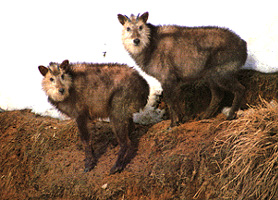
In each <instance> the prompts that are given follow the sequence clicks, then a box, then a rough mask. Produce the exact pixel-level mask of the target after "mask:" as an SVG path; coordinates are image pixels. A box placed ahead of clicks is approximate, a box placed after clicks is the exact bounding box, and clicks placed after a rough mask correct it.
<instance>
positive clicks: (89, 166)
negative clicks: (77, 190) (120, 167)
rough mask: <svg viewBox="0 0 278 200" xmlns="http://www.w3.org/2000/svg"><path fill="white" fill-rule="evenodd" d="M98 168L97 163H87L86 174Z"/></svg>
mask: <svg viewBox="0 0 278 200" xmlns="http://www.w3.org/2000/svg"><path fill="white" fill-rule="evenodd" d="M95 166H96V163H90V164H88V163H85V169H84V172H85V173H87V172H89V171H91V170H92V169H94V168H95Z"/></svg>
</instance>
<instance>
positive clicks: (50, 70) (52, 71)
mask: <svg viewBox="0 0 278 200" xmlns="http://www.w3.org/2000/svg"><path fill="white" fill-rule="evenodd" d="M48 70H49V71H50V73H51V74H53V71H52V70H51V69H50V66H49V67H48Z"/></svg>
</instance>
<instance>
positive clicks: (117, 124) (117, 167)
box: [110, 116, 134, 174]
mask: <svg viewBox="0 0 278 200" xmlns="http://www.w3.org/2000/svg"><path fill="white" fill-rule="evenodd" d="M110 118H111V119H110V120H111V123H112V127H113V132H114V133H115V136H116V138H117V141H118V143H119V145H120V151H119V153H118V158H117V161H116V163H115V164H114V166H113V167H112V168H111V170H110V174H114V173H117V172H121V171H122V170H123V169H124V167H125V166H126V165H127V163H128V162H129V161H130V159H131V157H132V155H133V152H134V149H133V146H132V143H131V140H130V139H129V133H130V132H132V131H133V130H134V123H133V120H132V118H129V119H126V118H117V117H114V116H111V117H110Z"/></svg>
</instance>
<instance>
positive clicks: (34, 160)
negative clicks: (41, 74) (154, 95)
mask: <svg viewBox="0 0 278 200" xmlns="http://www.w3.org/2000/svg"><path fill="white" fill-rule="evenodd" d="M277 111H278V106H277V104H276V103H274V104H273V103H272V104H268V103H265V104H264V106H260V107H257V108H251V109H248V110H246V111H244V112H243V113H242V114H241V115H240V116H239V118H238V119H237V120H233V121H225V117H224V116H223V115H222V114H220V115H218V116H217V117H216V118H213V119H210V120H201V121H190V122H188V123H185V124H182V125H181V126H179V127H174V128H172V129H169V124H170V121H162V122H160V123H158V124H155V125H153V126H142V125H137V126H136V131H135V132H134V133H133V134H132V135H131V138H132V141H133V142H134V145H135V146H137V155H135V157H134V158H133V159H132V161H131V162H130V163H129V164H128V165H127V167H126V168H125V170H124V171H123V172H122V173H120V174H115V175H109V169H110V168H111V166H112V165H113V163H114V161H115V159H116V152H118V148H119V147H118V146H117V143H116V141H115V138H114V136H113V134H112V131H111V127H110V125H109V123H105V122H92V124H91V127H90V129H91V131H93V132H94V135H95V138H94V141H93V142H94V146H95V147H96V153H97V154H98V156H99V162H98V165H97V166H96V168H95V169H93V170H92V171H91V172H89V173H84V172H83V167H84V162H83V160H84V153H83V150H82V145H81V143H80V142H79V138H78V131H77V129H76V126H75V124H74V123H73V121H71V120H69V121H59V120H56V119H51V118H47V117H40V116H36V115H35V114H33V113H31V112H30V111H29V110H21V111H12V112H4V113H1V114H0V130H1V136H0V148H1V154H2V155H1V160H0V170H1V182H0V195H1V196H2V197H3V198H4V199H226V198H227V199H276V198H278V196H277V192H276V191H277V185H278V184H277V181H278V176H277V166H278V160H277V154H278V148H277V147H278V138H277V131H278V123H277V118H278V112H277Z"/></svg>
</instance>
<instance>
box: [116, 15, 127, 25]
mask: <svg viewBox="0 0 278 200" xmlns="http://www.w3.org/2000/svg"><path fill="white" fill-rule="evenodd" d="M118 20H119V22H120V23H121V24H122V25H124V24H125V22H126V21H127V18H126V16H123V15H121V14H118Z"/></svg>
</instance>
